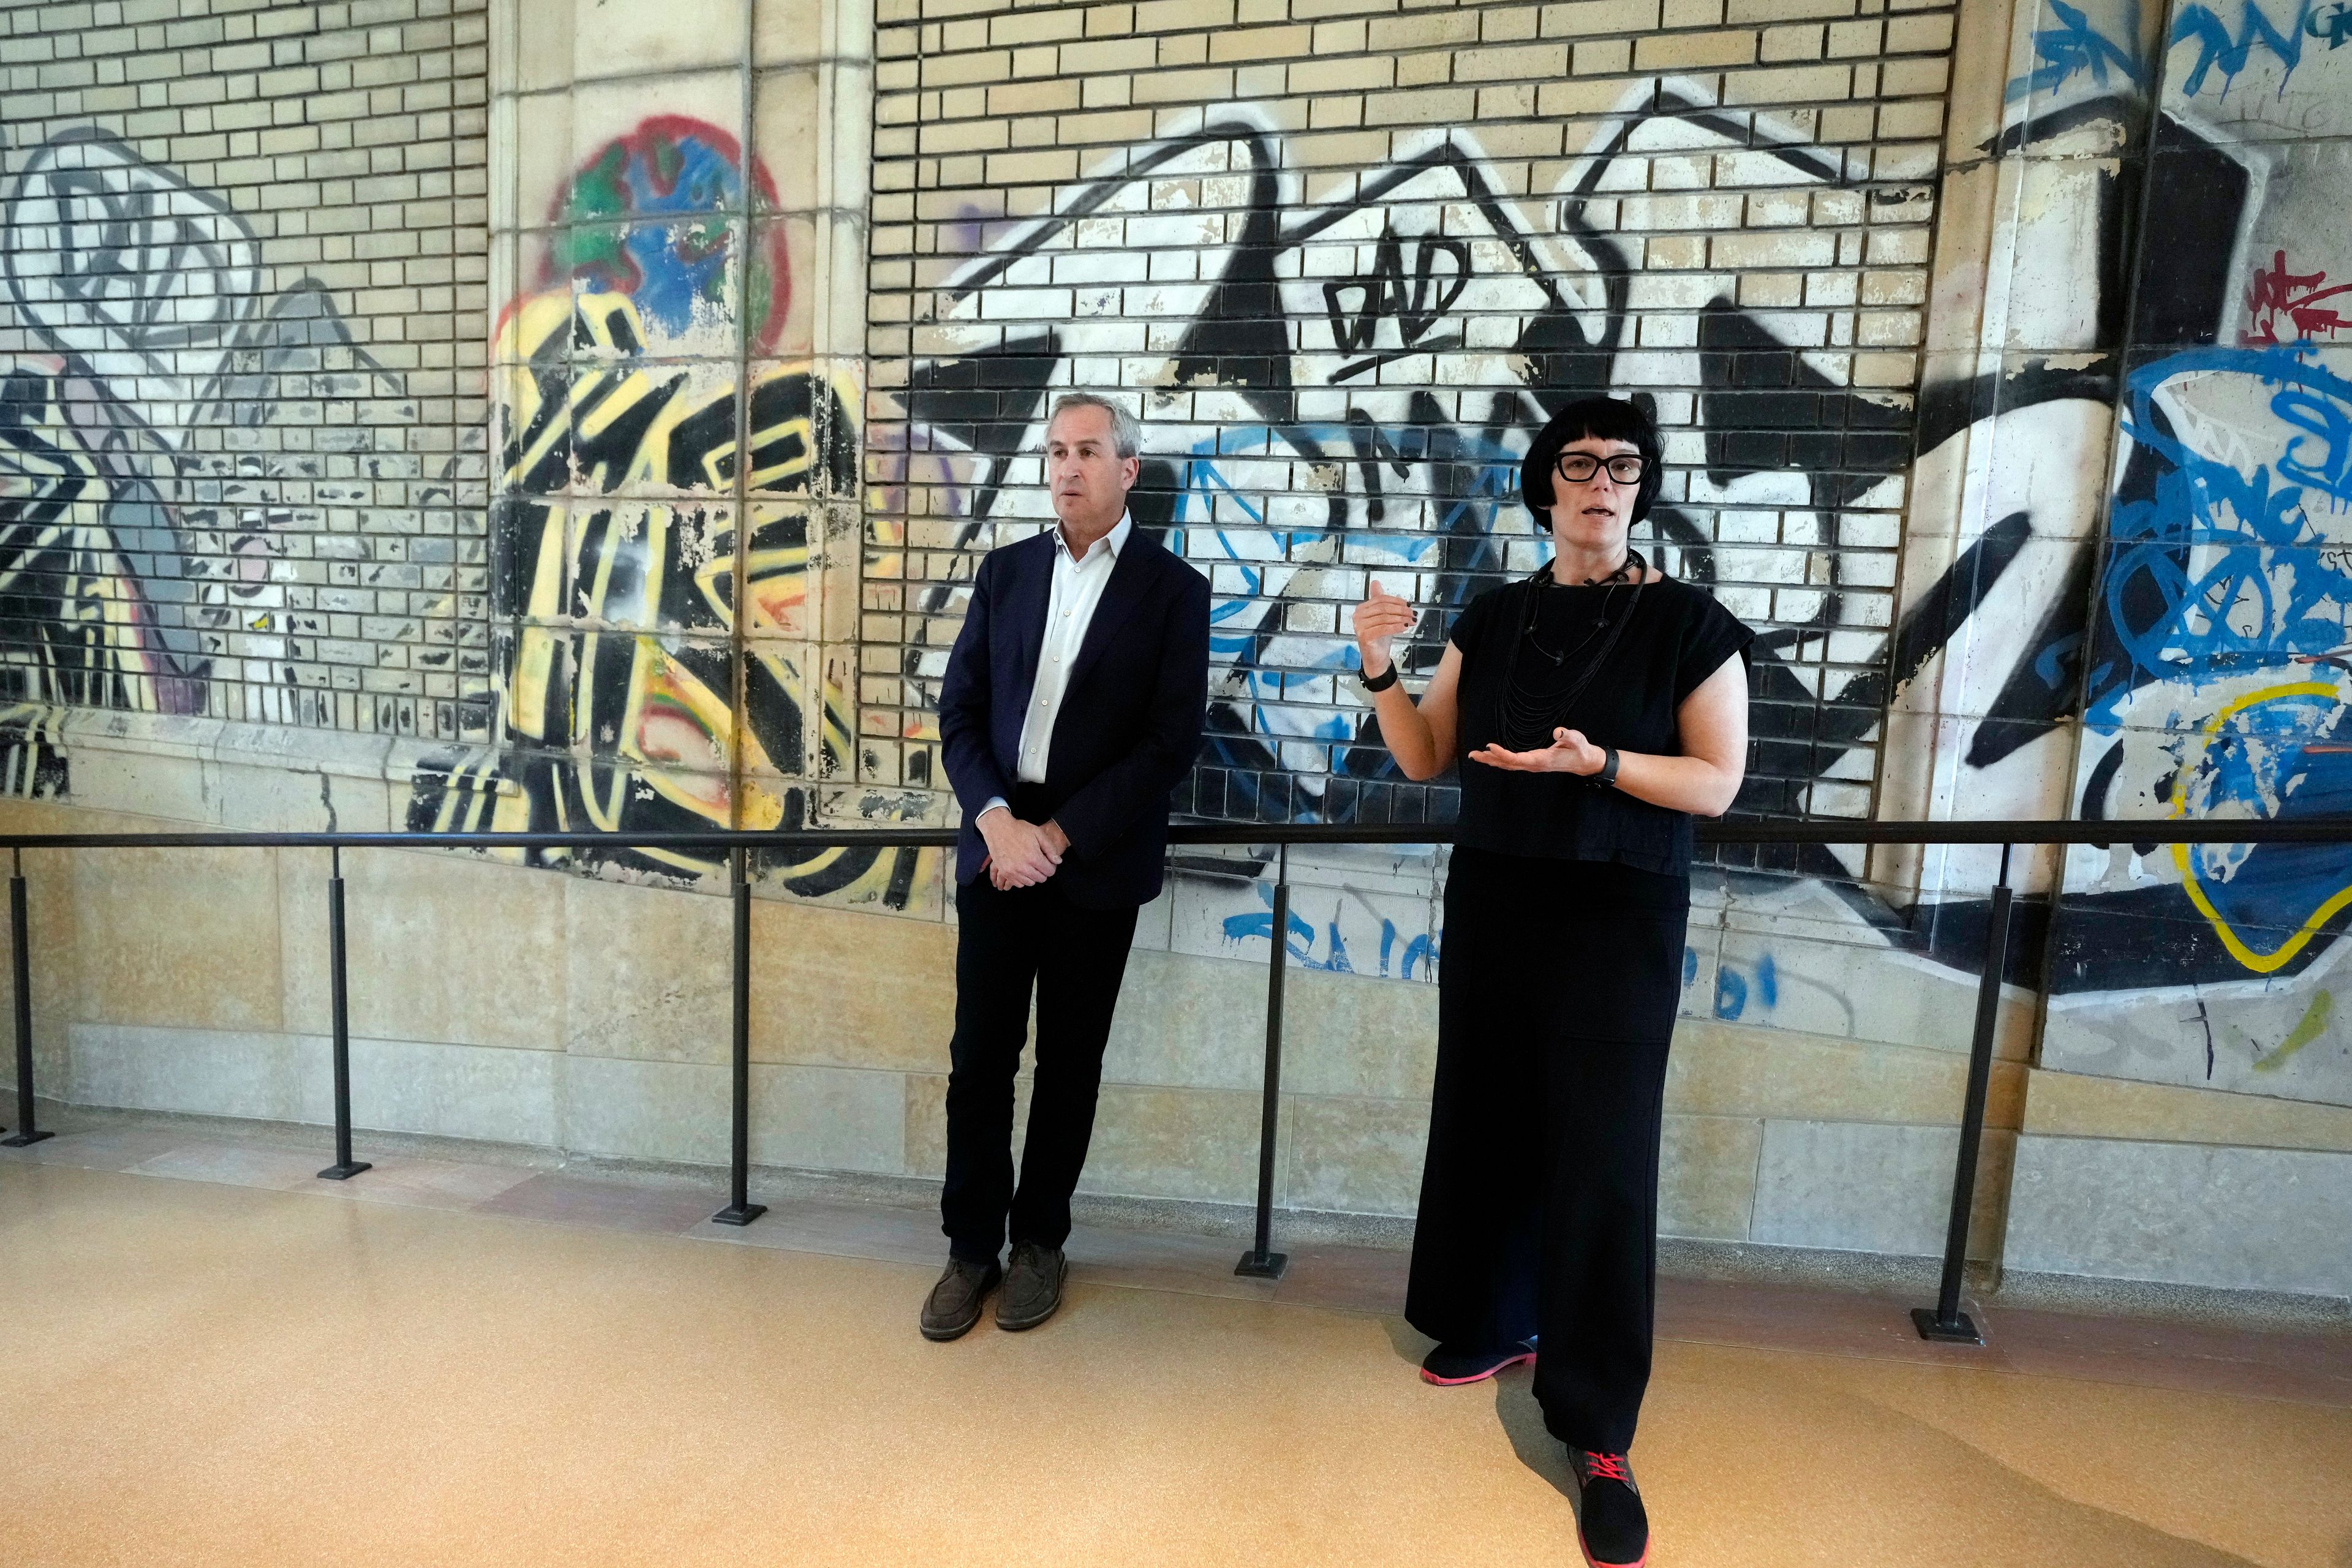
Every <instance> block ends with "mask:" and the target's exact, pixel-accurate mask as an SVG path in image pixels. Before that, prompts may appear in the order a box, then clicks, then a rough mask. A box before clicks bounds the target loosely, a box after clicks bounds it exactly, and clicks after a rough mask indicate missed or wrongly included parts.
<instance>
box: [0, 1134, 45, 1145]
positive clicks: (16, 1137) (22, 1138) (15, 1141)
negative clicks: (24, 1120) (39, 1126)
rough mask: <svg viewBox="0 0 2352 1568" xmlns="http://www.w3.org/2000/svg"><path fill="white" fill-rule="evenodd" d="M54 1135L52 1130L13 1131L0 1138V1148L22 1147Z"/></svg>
mask: <svg viewBox="0 0 2352 1568" xmlns="http://www.w3.org/2000/svg"><path fill="white" fill-rule="evenodd" d="M56 1136H57V1134H56V1133H54V1132H15V1133H11V1134H9V1135H8V1136H7V1137H5V1138H0V1149H22V1148H24V1147H26V1145H27V1144H32V1143H37V1142H40V1141H41V1140H42V1139H44V1138H54V1137H56Z"/></svg>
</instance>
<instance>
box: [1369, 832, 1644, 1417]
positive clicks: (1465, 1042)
mask: <svg viewBox="0 0 2352 1568" xmlns="http://www.w3.org/2000/svg"><path fill="white" fill-rule="evenodd" d="M1688 905H1689V890H1688V883H1687V882H1686V881H1685V880H1684V879H1680V878H1675V877H1666V876H1660V875H1656V874H1654V873H1649V872H1643V871H1636V870H1633V869H1631V868H1626V867H1621V866H1613V865H1598V864H1589V863H1583V862H1576V861H1567V862H1562V861H1541V860H1537V859H1534V858H1520V857H1517V856H1500V855H1493V854H1485V853H1481V852H1479V851H1475V850H1471V849H1456V850H1455V851H1454V859H1453V865H1452V870H1451V873H1450V875H1449V877H1448V879H1447V885H1446V889H1445V953H1444V964H1443V967H1442V968H1441V970H1440V972H1439V982H1438V987H1439V990H1438V1035H1437V1078H1436V1084H1435V1087H1434V1090H1433V1095H1432V1099H1431V1104H1430V1118H1429V1156H1428V1163H1427V1165H1426V1167H1425V1168H1424V1170H1423V1177H1422V1189H1421V1211H1420V1215H1419V1218H1418V1220H1417V1222H1416V1224H1415V1227H1414V1231H1413V1247H1412V1279H1411V1283H1410V1285H1409V1287H1408V1289H1407V1293H1406V1298H1405V1317H1406V1319H1407V1320H1408V1321H1411V1322H1412V1325H1413V1327H1415V1328H1417V1329H1419V1330H1420V1331H1422V1332H1423V1333H1424V1334H1427V1335H1429V1336H1430V1337H1431V1338H1433V1339H1435V1340H1440V1341H1444V1342H1453V1343H1457V1344H1462V1345H1465V1346H1474V1345H1475V1346H1487V1345H1504V1344H1508V1343H1511V1342H1514V1341H1517V1340H1524V1339H1528V1338H1529V1337H1532V1336H1538V1335H1540V1338H1539V1340H1538V1344H1537V1353H1536V1374H1535V1394H1536V1401H1537V1403H1538V1405H1541V1406H1542V1407H1543V1413H1544V1425H1545V1426H1547V1427H1548V1428H1549V1430H1550V1432H1551V1434H1552V1435H1553V1436H1556V1437H1558V1438H1559V1439H1560V1440H1561V1441H1563V1442H1566V1443H1569V1444H1570V1445H1572V1446H1574V1447H1580V1448H1599V1449H1604V1450H1607V1451H1611V1452H1622V1451H1623V1450H1624V1449H1626V1448H1628V1447H1632V1445H1633V1428H1634V1424H1635V1422H1636V1420H1637V1419H1638V1417H1639V1416H1640V1415H1641V1409H1642V1395H1643V1392H1644V1390H1645V1389H1646V1388H1647V1387H1648V1384H1649V1380H1650V1336H1651V1324H1652V1319H1653V1313H1654V1300H1655V1276H1656V1268H1657V1234H1658V1138H1659V1131H1660V1126H1661V1122H1660V1106H1661V1102H1662V1100H1663V1097H1664V1089H1665V1077H1666V1048H1667V1045H1668V1043H1669V1041H1670V1039H1671V1038H1672V1036H1673V1032H1674V1017H1675V1004H1676V1002H1677V1000H1678V998H1679V995H1680V993H1681V984H1682V963H1683V940H1684V935H1685V926H1686V924H1687V921H1688V913H1689V910H1688Z"/></svg>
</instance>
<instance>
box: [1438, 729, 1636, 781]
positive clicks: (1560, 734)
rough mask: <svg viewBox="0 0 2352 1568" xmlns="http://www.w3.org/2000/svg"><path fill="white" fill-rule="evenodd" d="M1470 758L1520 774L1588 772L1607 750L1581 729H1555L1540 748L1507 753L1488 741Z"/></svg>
mask: <svg viewBox="0 0 2352 1568" xmlns="http://www.w3.org/2000/svg"><path fill="white" fill-rule="evenodd" d="M1470 760H1471V761H1472V762H1474V763H1486V765H1487V766H1488V767H1490V768H1509V769H1511V770H1512V771H1513V772H1515V773H1583V774H1591V773H1599V772H1600V771H1601V767H1602V766H1603V765H1604V764H1605V763H1607V762H1608V761H1609V753H1608V752H1605V751H1603V750H1602V749H1601V747H1599V746H1596V745H1594V744H1593V743H1592V742H1590V741H1588V740H1586V739H1585V738H1584V731H1581V730H1554V731H1552V732H1551V744H1550V745H1549V746H1546V747H1544V748H1542V749H1541V750H1540V751H1534V752H1507V751H1505V750H1503V748H1502V747H1500V746H1497V745H1493V744H1488V745H1484V746H1481V747H1479V748H1478V749H1477V750H1476V751H1475V752H1471V753H1470Z"/></svg>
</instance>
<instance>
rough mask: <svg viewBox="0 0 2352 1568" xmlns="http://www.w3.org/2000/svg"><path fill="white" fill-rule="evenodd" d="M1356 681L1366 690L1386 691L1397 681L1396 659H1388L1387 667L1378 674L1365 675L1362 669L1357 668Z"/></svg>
mask: <svg viewBox="0 0 2352 1568" xmlns="http://www.w3.org/2000/svg"><path fill="white" fill-rule="evenodd" d="M1356 682H1357V684H1358V685H1360V686H1361V687H1362V688H1363V689H1365V690H1367V691H1386V690H1387V689H1389V688H1390V687H1391V686H1394V685H1395V684H1396V683H1397V667H1396V660H1394V659H1391V660H1389V667H1388V668H1386V669H1384V670H1382V671H1381V672H1380V673H1379V674H1378V675H1366V674H1365V673H1364V672H1363V671H1361V670H1358V671H1357V672H1356Z"/></svg>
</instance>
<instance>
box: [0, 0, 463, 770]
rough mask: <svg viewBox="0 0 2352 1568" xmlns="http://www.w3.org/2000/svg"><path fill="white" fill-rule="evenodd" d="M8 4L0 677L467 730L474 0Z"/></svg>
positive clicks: (23, 695)
mask: <svg viewBox="0 0 2352 1568" xmlns="http://www.w3.org/2000/svg"><path fill="white" fill-rule="evenodd" d="M5 25H6V29H7V31H6V37H5V40H0V70H5V87H6V93H7V103H8V113H7V116H6V131H5V155H4V156H0V175H5V188H6V190H7V193H8V195H7V201H8V210H7V218H8V228H7V232H6V237H5V246H6V248H7V251H8V272H9V277H10V279H11V287H10V290H9V293H8V294H7V296H6V300H5V303H6V309H5V310H0V366H5V373H6V374H8V375H9V376H10V378H11V379H10V381H9V387H10V398H11V409H12V411H13V412H12V416H11V417H12V419H13V421H14V423H16V425H17V426H18V427H19V429H20V430H21V431H22V432H23V434H24V437H25V444H23V445H20V446H19V447H17V450H18V452H19V453H20V455H21V456H22V464H23V471H22V472H20V473H12V474H11V475H10V476H9V478H10V479H11V480H12V488H11V490H10V496H11V499H12V500H13V499H16V498H17V497H19V496H23V497H26V498H37V499H32V500H30V504H31V505H32V506H33V507H34V509H35V510H42V509H51V510H47V511H45V512H44V519H43V521H45V522H46V523H47V525H48V526H50V527H52V528H54V529H56V530H57V531H55V532H52V533H49V534H47V535H44V536H41V537H38V538H27V539H26V541H25V543H24V544H23V545H22V546H21V547H20V548H22V549H23V550H24V551H25V553H24V554H22V555H20V556H19V557H18V558H17V560H16V563H14V564H16V566H17V567H18V568H19V570H21V571H22V572H23V574H24V575H23V576H22V577H20V578H19V579H18V580H17V581H18V583H19V584H20V589H19V591H20V592H22V593H23V594H24V595H25V596H23V597H21V598H18V599H16V600H15V601H14V602H12V603H11V605H10V607H9V613H8V616H7V617H6V633H5V646H0V691H5V693H7V694H9V695H11V696H13V697H15V698H16V699H19V700H29V701H35V702H44V703H59V702H62V703H77V704H90V705H97V706H108V707H127V708H135V709H150V710H154V709H160V710H163V711H167V712H184V713H194V714H204V715H208V716H212V717H217V718H226V719H233V720H258V721H270V722H281V723H299V724H309V725H323V726H330V727H333V728H337V729H344V730H358V731H390V732H396V733H399V734H403V735H413V736H417V737H422V738H450V739H455V738H459V737H462V736H467V735H474V736H478V735H480V734H481V733H483V732H484V731H483V726H484V724H485V722H486V720H487V717H488V702H487V679H488V674H487V663H486V659H487V647H488V626H487V625H486V621H485V615H484V602H483V593H484V589H485V586H486V572H487V564H486V559H485V545H484V539H485V531H484V526H483V500H484V490H483V459H482V458H481V455H480V454H481V450H482V445H483V443H482V438H481V429H482V420H483V416H482V392H483V387H482V366H483V361H484V353H485V341H486V338H487V335H488V323H487V314H486V306H487V295H486V289H487V261H486V256H487V245H486V242H485V236H484V230H483V223H484V201H485V191H486V188H487V180H486V169H485V163H486V156H485V148H486V120H487V112H486V109H485V101H486V99H485V89H484V79H483V72H484V64H485V62H484V49H483V17H482V15H481V5H480V0H362V3H356V4H338V5H284V4H278V5H263V4H238V3H236V0H211V3H210V4H206V3H205V0H106V3H101V4H96V5H89V4H84V5H17V6H15V7H13V8H11V9H10V10H9V11H8V12H7V13H6V23H5ZM61 200H62V201H63V202H64V203H65V204H66V207H67V208H69V209H70V210H69V211H67V210H61V208H60V201H61ZM18 487H21V488H18Z"/></svg>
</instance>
